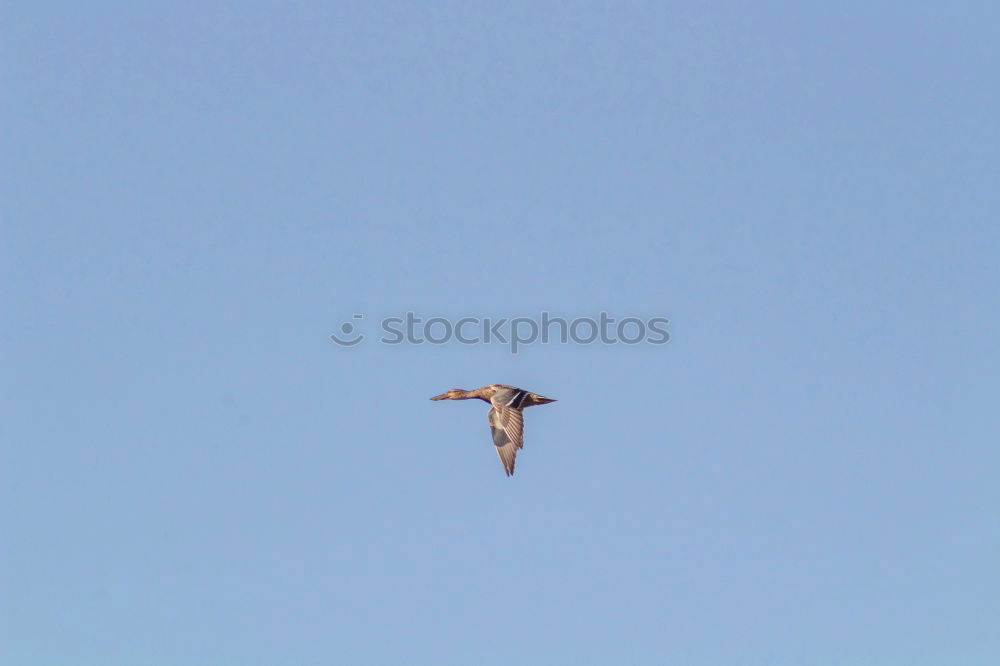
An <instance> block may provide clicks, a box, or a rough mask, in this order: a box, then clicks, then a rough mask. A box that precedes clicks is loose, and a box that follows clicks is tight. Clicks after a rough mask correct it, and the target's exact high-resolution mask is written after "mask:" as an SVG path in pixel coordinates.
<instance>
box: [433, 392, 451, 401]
mask: <svg viewBox="0 0 1000 666" xmlns="http://www.w3.org/2000/svg"><path fill="white" fill-rule="evenodd" d="M447 399H448V394H447V393H442V394H441V395H436V396H434V397H433V398H431V400H447Z"/></svg>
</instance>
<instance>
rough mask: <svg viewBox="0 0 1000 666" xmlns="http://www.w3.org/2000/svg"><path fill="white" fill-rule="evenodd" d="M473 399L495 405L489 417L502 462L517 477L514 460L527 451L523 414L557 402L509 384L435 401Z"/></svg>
mask: <svg viewBox="0 0 1000 666" xmlns="http://www.w3.org/2000/svg"><path fill="white" fill-rule="evenodd" d="M473 398H478V399H479V400H482V401H484V402H488V403H490V404H491V405H493V407H492V408H491V409H490V411H489V414H487V418H488V419H489V421H490V430H491V431H492V432H493V444H495V445H496V447H497V455H498V456H500V462H501V463H503V469H504V471H505V472H507V476H513V474H514V458H516V457H517V452H518V450H519V449H523V448H524V416H523V415H522V413H521V412H522V411H523V410H524V408H525V407H531V406H533V405H544V404H547V403H550V402H555V400H554V399H553V398H546V397H545V396H544V395H538V394H537V393H532V392H531V391H525V390H524V389H519V388H517V387H516V386H508V385H507V384H490V385H489V386H484V387H482V388H477V389H472V390H471V391H463V390H462V389H452V390H450V391H448V392H447V393H442V394H441V395H436V396H434V397H433V398H431V400H471V399H473Z"/></svg>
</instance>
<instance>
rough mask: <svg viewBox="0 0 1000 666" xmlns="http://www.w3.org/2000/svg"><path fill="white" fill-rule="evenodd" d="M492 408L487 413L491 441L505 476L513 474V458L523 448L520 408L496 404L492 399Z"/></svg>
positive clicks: (522, 423)
mask: <svg viewBox="0 0 1000 666" xmlns="http://www.w3.org/2000/svg"><path fill="white" fill-rule="evenodd" d="M492 402H493V409H491V410H490V413H489V414H488V417H489V421H490V430H491V431H492V432H493V443H494V444H495V445H496V447H497V455H498V456H500V462H502V463H503V469H504V471H505V472H507V476H512V475H513V474H514V459H515V458H516V457H517V452H518V450H520V449H523V448H524V418H523V416H522V414H521V410H520V409H516V408H514V407H508V406H506V405H505V404H502V403H501V404H497V403H498V401H497V400H495V399H494V400H493V401H492Z"/></svg>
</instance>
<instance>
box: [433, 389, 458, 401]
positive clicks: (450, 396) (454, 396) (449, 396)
mask: <svg viewBox="0 0 1000 666" xmlns="http://www.w3.org/2000/svg"><path fill="white" fill-rule="evenodd" d="M466 393H467V391H463V390H462V389H452V390H450V391H448V392H446V393H442V394H441V395H436V396H434V397H433V398H431V400H464V399H465V398H466V397H467V396H466V395H465V394H466Z"/></svg>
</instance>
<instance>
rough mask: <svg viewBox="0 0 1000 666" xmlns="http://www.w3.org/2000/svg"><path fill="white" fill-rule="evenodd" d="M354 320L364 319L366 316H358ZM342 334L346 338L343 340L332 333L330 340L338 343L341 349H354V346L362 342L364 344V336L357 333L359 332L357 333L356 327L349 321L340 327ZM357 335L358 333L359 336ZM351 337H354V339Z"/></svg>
mask: <svg viewBox="0 0 1000 666" xmlns="http://www.w3.org/2000/svg"><path fill="white" fill-rule="evenodd" d="M352 318H353V319H364V318H365V316H364V315H363V314H356V315H354V316H353V317H352ZM340 332H341V333H342V334H343V335H344V336H345V337H343V338H341V337H340V336H339V335H337V334H336V333H331V334H330V339H331V340H333V341H334V342H336V343H337V344H338V345H340V346H341V347H353V346H354V345H356V344H359V343H360V342H362V341H363V340H364V339H365V336H364V334H362V333H357V331H356V329H355V327H354V324H352V323H351V322H349V321H345V322H344V323H343V324H341V325H340ZM355 333H357V334H356V335H355ZM350 336H354V337H353V338H352V337H350Z"/></svg>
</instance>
